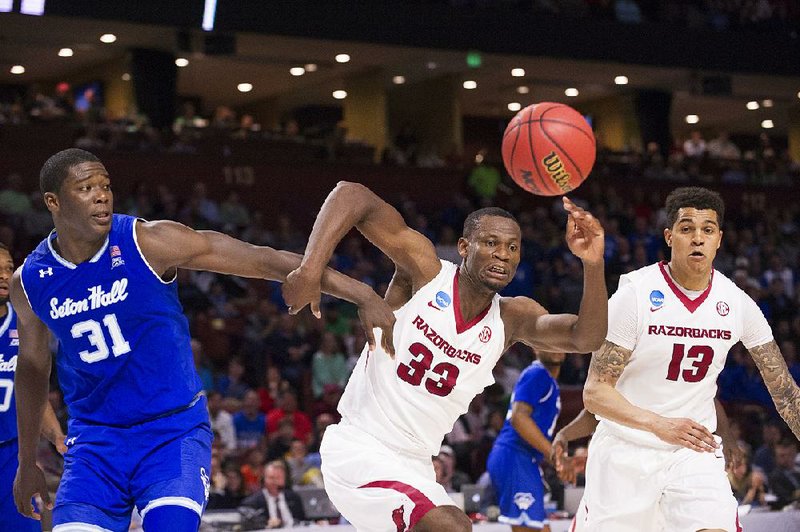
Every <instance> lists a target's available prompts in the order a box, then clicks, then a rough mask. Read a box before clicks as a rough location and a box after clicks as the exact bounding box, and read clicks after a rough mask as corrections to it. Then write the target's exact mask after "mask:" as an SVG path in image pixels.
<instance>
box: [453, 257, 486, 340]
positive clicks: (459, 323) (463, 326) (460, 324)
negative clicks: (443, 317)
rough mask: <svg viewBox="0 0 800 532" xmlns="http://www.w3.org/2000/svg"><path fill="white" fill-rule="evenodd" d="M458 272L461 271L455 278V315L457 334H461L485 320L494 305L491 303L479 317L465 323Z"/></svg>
mask: <svg viewBox="0 0 800 532" xmlns="http://www.w3.org/2000/svg"><path fill="white" fill-rule="evenodd" d="M458 272H459V270H456V275H455V276H454V277H453V314H454V315H455V317H456V332H457V333H458V334H461V333H463V332H464V331H467V330H469V329H471V328H472V327H473V326H474V325H475V324H476V323H478V322H479V321H481V320H482V319H483V318H485V317H486V315H487V314H489V310H490V309H491V308H492V303H491V302H490V303H489V305H488V306H487V307H486V308H485V309H483V310H482V311H481V312H480V313H479V314H478V315H477V316H475V317H474V318H472V319H471V320H469V321H468V322H465V321H464V316H462V315H461V297H460V296H459V295H458Z"/></svg>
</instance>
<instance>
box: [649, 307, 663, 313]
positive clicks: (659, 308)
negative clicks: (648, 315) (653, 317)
mask: <svg viewBox="0 0 800 532" xmlns="http://www.w3.org/2000/svg"><path fill="white" fill-rule="evenodd" d="M662 308H664V307H650V312H655V311H657V310H661V309H662Z"/></svg>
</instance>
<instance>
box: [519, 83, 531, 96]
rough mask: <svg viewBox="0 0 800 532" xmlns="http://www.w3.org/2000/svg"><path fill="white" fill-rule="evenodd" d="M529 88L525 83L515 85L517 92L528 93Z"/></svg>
mask: <svg viewBox="0 0 800 532" xmlns="http://www.w3.org/2000/svg"><path fill="white" fill-rule="evenodd" d="M530 91H531V90H530V89H529V88H528V87H526V86H525V85H520V86H519V87H517V94H528V93H529V92H530Z"/></svg>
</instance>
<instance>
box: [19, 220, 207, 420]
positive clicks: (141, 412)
mask: <svg viewBox="0 0 800 532" xmlns="http://www.w3.org/2000/svg"><path fill="white" fill-rule="evenodd" d="M136 223H137V219H136V218H134V217H131V216H126V215H120V214H115V215H114V217H113V221H112V226H111V231H110V233H109V235H108V238H107V239H106V242H105V244H104V245H103V246H102V248H101V249H100V250H99V251H98V252H97V253H96V254H95V256H94V257H92V258H91V259H90V260H88V261H86V262H84V263H81V264H73V263H71V262H69V261H67V260H66V259H64V258H63V257H61V256H60V255H59V254H58V252H57V251H56V250H55V249H54V247H53V241H54V239H55V237H56V234H55V232H53V233H51V234H50V235H49V236H48V237H47V238H46V239H44V240H43V241H42V242H41V243H40V244H39V245H38V246H37V248H36V249H35V250H34V251H33V253H31V254H30V255H29V256H28V258H27V259H26V260H25V263H24V265H23V267H22V274H21V280H22V286H23V288H24V290H25V294H26V296H27V298H28V301H29V302H30V305H31V308H32V309H33V311H34V313H35V314H36V315H37V316H38V317H39V319H41V320H42V321H43V322H44V323H45V325H47V327H48V328H49V329H50V330H51V331H53V333H54V334H55V336H56V338H58V354H57V357H56V363H57V367H58V376H59V383H60V385H61V389H62V391H63V393H64V402H65V403H66V405H67V407H68V409H69V414H70V417H71V418H74V419H80V420H81V421H84V422H87V423H97V424H105V425H113V426H121V427H124V426H130V425H133V424H136V423H141V422H143V421H146V420H148V419H153V418H155V417H158V416H161V415H164V414H165V413H168V412H171V411H174V410H178V409H181V408H183V407H186V406H187V405H189V404H190V403H191V402H192V401H193V399H194V398H195V396H196V395H197V394H198V393H199V392H200V389H201V383H200V380H199V378H198V377H197V373H196V372H195V369H194V363H193V359H192V352H191V347H190V343H189V341H190V335H189V326H188V322H187V320H186V317H185V316H184V314H183V310H182V308H181V305H180V302H179V301H178V293H177V286H176V283H175V281H174V279H173V280H171V281H164V280H162V279H161V278H160V277H159V276H158V275H157V274H156V272H155V271H153V270H152V268H151V267H150V265H149V264H148V263H147V261H146V260H145V259H144V257H143V255H142V253H141V250H140V249H139V245H138V243H137V240H136ZM175 245H180V243H179V242H176V243H175Z"/></svg>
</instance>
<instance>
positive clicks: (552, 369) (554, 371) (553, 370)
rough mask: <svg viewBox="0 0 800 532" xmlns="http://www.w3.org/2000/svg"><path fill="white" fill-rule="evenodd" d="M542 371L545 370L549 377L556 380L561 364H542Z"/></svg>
mask: <svg viewBox="0 0 800 532" xmlns="http://www.w3.org/2000/svg"><path fill="white" fill-rule="evenodd" d="M542 365H543V366H544V369H546V370H547V373H549V374H550V376H551V377H553V378H554V379H558V376H559V375H560V374H561V364H554V365H547V364H544V363H542Z"/></svg>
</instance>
